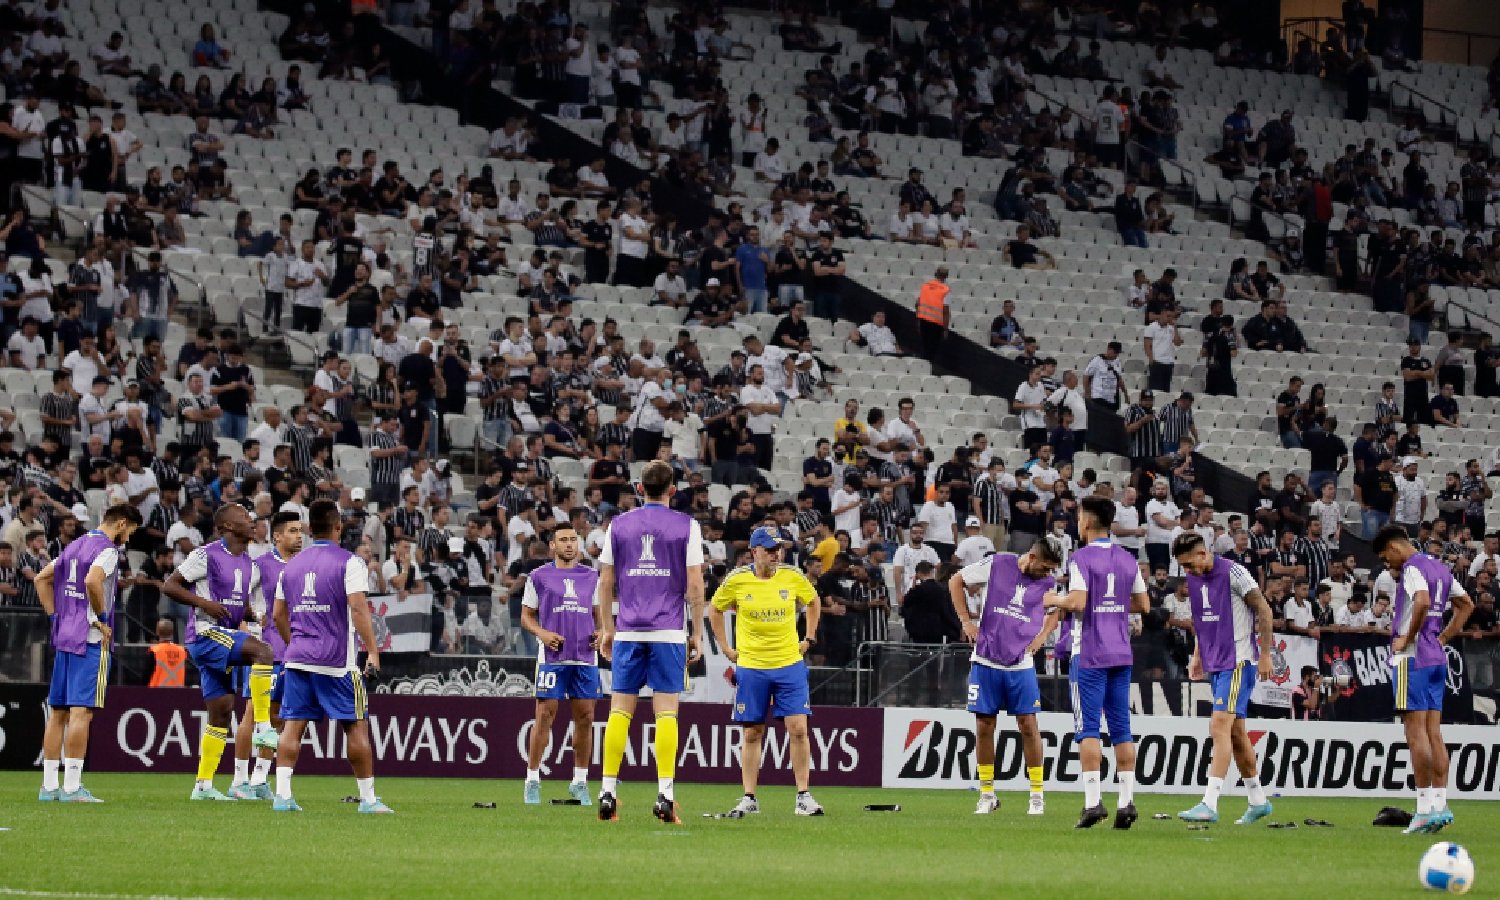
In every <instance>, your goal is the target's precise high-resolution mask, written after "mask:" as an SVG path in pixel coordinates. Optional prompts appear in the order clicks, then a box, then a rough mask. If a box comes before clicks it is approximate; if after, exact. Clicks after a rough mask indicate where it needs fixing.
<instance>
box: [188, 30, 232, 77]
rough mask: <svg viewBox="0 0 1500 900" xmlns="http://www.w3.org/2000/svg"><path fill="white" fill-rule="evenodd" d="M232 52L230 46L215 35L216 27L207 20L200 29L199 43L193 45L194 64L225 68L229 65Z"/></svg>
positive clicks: (201, 66)
mask: <svg viewBox="0 0 1500 900" xmlns="http://www.w3.org/2000/svg"><path fill="white" fill-rule="evenodd" d="M231 55H232V54H231V53H230V52H229V48H228V47H225V46H223V45H222V44H220V43H219V41H218V39H217V38H215V37H214V27H213V26H212V25H210V24H208V23H207V22H205V23H204V24H203V27H202V28H201V29H199V30H198V43H196V44H194V45H193V65H195V66H199V67H200V68H212V69H225V68H228V67H229V58H230V56H231Z"/></svg>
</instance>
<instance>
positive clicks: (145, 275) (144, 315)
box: [128, 250, 177, 340]
mask: <svg viewBox="0 0 1500 900" xmlns="http://www.w3.org/2000/svg"><path fill="white" fill-rule="evenodd" d="M128 290H129V291H130V299H131V314H132V318H134V319H135V328H134V330H133V331H132V332H131V337H133V338H135V339H137V340H141V339H147V338H152V337H154V338H156V339H157V340H166V337H167V321H168V320H169V319H170V318H171V317H172V315H173V314H174V313H176V311H177V285H176V284H175V283H174V282H173V281H172V277H171V276H170V275H168V274H167V273H166V272H165V271H164V270H163V269H162V257H161V253H160V252H158V251H155V250H153V251H151V254H150V255H149V256H147V257H146V268H145V269H143V270H139V271H137V272H135V273H134V274H132V275H131V276H130V281H129V284H128Z"/></svg>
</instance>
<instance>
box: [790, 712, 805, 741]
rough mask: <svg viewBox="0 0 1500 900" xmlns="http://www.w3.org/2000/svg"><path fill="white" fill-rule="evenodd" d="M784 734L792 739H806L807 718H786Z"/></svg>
mask: <svg viewBox="0 0 1500 900" xmlns="http://www.w3.org/2000/svg"><path fill="white" fill-rule="evenodd" d="M786 734H787V737H789V738H791V739H792V740H794V741H805V740H807V719H805V718H801V717H799V718H797V719H787V721H786Z"/></svg>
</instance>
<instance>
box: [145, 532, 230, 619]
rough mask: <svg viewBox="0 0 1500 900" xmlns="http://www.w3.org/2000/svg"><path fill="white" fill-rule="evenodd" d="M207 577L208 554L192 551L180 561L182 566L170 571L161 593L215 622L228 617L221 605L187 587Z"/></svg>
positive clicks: (200, 549)
mask: <svg viewBox="0 0 1500 900" xmlns="http://www.w3.org/2000/svg"><path fill="white" fill-rule="evenodd" d="M207 577H208V554H207V553H206V552H205V551H204V550H203V548H202V547H199V548H198V549H196V550H194V551H193V552H191V553H189V554H188V555H187V558H186V559H184V560H183V561H182V565H180V566H178V567H177V568H175V569H173V570H172V574H171V575H168V576H167V580H166V581H164V582H162V585H161V592H162V593H163V594H166V595H167V597H169V598H170V599H172V600H174V601H176V602H178V603H181V604H182V605H184V606H192V607H195V608H197V609H201V610H203V611H204V612H205V613H207V614H208V615H209V616H210V617H211V618H213V619H215V620H219V619H224V618H227V617H228V616H229V610H227V609H225V608H224V607H223V605H222V604H220V603H218V602H216V601H214V600H209V599H206V598H203V597H200V596H198V595H197V594H195V593H193V591H192V589H191V588H190V587H188V585H190V584H196V583H197V582H198V581H200V580H201V579H204V578H207Z"/></svg>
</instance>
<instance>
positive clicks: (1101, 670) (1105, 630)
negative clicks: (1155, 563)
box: [1044, 497, 1151, 829]
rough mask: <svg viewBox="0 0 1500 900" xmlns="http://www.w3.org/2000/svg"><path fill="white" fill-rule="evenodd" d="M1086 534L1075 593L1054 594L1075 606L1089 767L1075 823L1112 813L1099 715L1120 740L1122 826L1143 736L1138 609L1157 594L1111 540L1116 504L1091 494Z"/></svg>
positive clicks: (1072, 565) (1076, 721) (1077, 711)
mask: <svg viewBox="0 0 1500 900" xmlns="http://www.w3.org/2000/svg"><path fill="white" fill-rule="evenodd" d="M1078 507H1079V511H1078V533H1079V534H1080V535H1081V536H1082V537H1083V539H1084V540H1086V541H1088V543H1087V544H1086V545H1085V546H1083V547H1080V548H1079V549H1078V551H1077V552H1076V553H1074V554H1073V558H1072V560H1070V561H1069V562H1068V593H1067V594H1066V595H1064V596H1059V595H1057V594H1053V595H1051V596H1049V597H1048V598H1047V599H1046V600H1045V601H1044V602H1045V603H1046V605H1047V606H1048V607H1052V608H1057V609H1065V610H1069V611H1071V612H1073V613H1074V617H1073V618H1074V622H1073V652H1072V655H1071V658H1070V663H1069V669H1068V680H1069V681H1070V682H1071V685H1072V689H1073V738H1074V740H1076V741H1077V742H1078V756H1079V762H1080V765H1081V767H1082V769H1083V797H1084V806H1083V814H1082V815H1081V816H1079V818H1078V823H1077V824H1076V825H1075V826H1074V827H1075V828H1092V827H1094V826H1095V825H1096V824H1098V823H1099V822H1102V821H1104V820H1105V819H1107V818H1109V813H1107V812H1105V809H1104V803H1103V802H1102V800H1101V798H1100V792H1101V791H1102V787H1101V785H1100V783H1099V763H1100V758H1101V756H1102V755H1103V745H1102V743H1101V742H1100V740H1099V719H1100V717H1101V713H1102V716H1103V718H1104V720H1105V721H1106V722H1107V723H1108V724H1109V736H1110V740H1111V741H1112V742H1113V743H1114V746H1115V771H1116V773H1117V777H1118V778H1119V780H1120V796H1119V801H1118V804H1117V806H1116V808H1115V827H1116V828H1121V829H1124V828H1129V827H1130V826H1131V825H1133V824H1135V820H1136V811H1135V802H1134V799H1135V738H1134V737H1133V736H1132V735H1131V733H1130V666H1131V661H1132V656H1131V652H1130V614H1131V613H1133V612H1136V613H1147V612H1150V611H1151V598H1150V597H1149V596H1147V594H1146V582H1145V579H1143V578H1141V569H1140V564H1139V562H1138V561H1137V560H1136V557H1135V554H1133V553H1131V552H1130V551H1129V550H1126V549H1125V548H1124V547H1121V546H1119V545H1118V544H1116V543H1114V542H1113V541H1112V540H1110V526H1111V525H1112V524H1114V520H1115V504H1114V502H1113V501H1110V500H1105V499H1104V498H1102V497H1085V498H1084V499H1083V500H1082V501H1081V502H1080V503H1079V504H1078Z"/></svg>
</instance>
